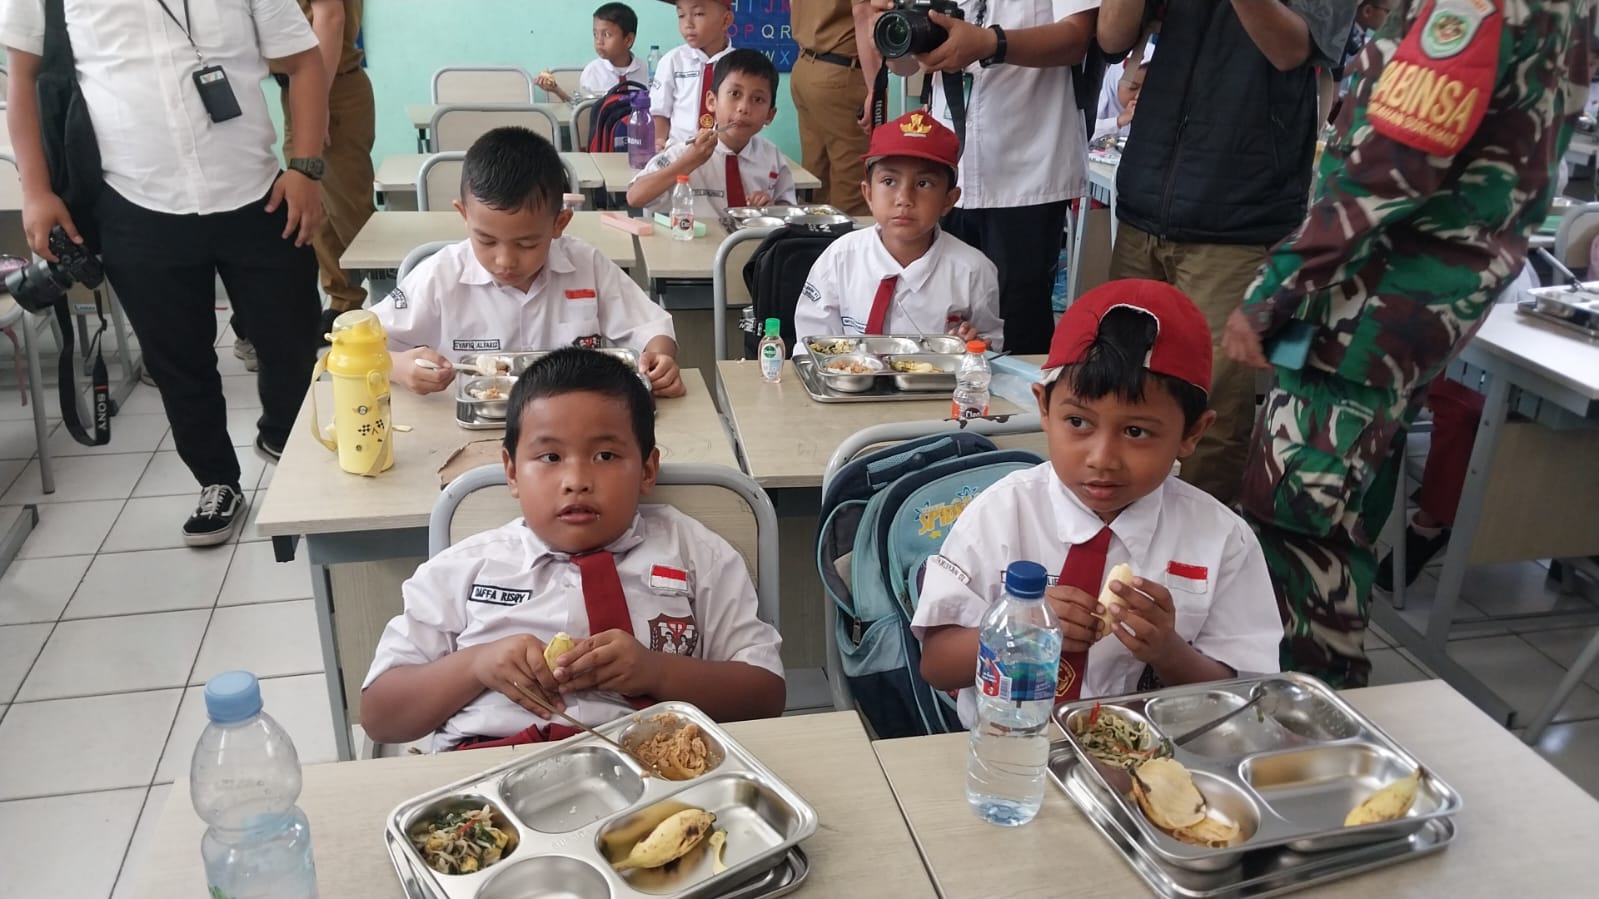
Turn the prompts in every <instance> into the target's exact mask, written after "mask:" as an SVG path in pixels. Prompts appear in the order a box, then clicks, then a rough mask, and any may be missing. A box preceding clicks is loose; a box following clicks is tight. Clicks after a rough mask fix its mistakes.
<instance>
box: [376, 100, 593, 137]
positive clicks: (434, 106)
mask: <svg viewBox="0 0 1599 899" xmlns="http://www.w3.org/2000/svg"><path fill="white" fill-rule="evenodd" d="M457 105H461V106H473V105H477V104H472V103H468V102H467V101H465V100H462V101H461V102H460V103H407V104H406V105H405V115H406V117H407V118H409V119H410V120H411V127H413V128H416V129H419V130H420V129H422V128H426V127H428V126H429V125H432V124H433V113H434V112H436V111H438V108H439V107H440V106H457ZM482 105H484V106H505V105H517V106H537V107H538V108H539V109H543V110H545V111H547V112H549V114H550V115H553V116H555V124H557V125H559V126H561V127H563V128H567V127H570V126H571V124H572V104H570V103H561V102H554V103H518V104H503V103H485V104H482Z"/></svg>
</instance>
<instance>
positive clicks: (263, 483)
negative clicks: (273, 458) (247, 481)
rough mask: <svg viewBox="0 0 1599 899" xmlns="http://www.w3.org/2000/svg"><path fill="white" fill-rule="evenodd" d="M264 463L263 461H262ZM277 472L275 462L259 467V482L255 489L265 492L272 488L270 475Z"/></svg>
mask: <svg viewBox="0 0 1599 899" xmlns="http://www.w3.org/2000/svg"><path fill="white" fill-rule="evenodd" d="M263 461H264V460H263ZM277 470H278V465H277V463H276V462H267V463H266V464H265V465H263V466H262V467H261V480H260V481H258V482H256V485H255V486H256V487H257V488H258V489H261V490H265V489H267V488H268V487H271V486H272V475H273V473H274V472H276V471H277Z"/></svg>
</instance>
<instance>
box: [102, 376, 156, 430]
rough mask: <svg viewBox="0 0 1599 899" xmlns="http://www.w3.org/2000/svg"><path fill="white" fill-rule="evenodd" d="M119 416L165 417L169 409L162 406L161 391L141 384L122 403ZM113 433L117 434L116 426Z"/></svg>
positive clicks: (118, 412) (113, 427)
mask: <svg viewBox="0 0 1599 899" xmlns="http://www.w3.org/2000/svg"><path fill="white" fill-rule="evenodd" d="M117 414H118V415H165V414H167V409H166V407H165V406H163V405H162V404H161V391H159V390H157V389H155V388H154V387H151V386H150V385H149V384H140V385H138V386H137V387H135V388H133V390H132V391H130V392H129V393H128V396H127V398H126V399H124V400H123V401H122V406H121V407H120V408H119V409H118V411H117ZM111 433H113V434H115V433H116V425H115V424H113V425H112V429H111Z"/></svg>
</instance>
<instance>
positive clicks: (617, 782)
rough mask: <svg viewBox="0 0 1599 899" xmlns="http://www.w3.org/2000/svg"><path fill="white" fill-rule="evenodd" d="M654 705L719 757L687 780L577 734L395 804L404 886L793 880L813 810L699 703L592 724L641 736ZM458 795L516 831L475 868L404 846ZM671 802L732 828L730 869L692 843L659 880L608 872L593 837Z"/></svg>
mask: <svg viewBox="0 0 1599 899" xmlns="http://www.w3.org/2000/svg"><path fill="white" fill-rule="evenodd" d="M661 713H670V714H672V715H676V716H677V717H679V718H681V719H683V720H684V721H685V722H688V723H692V724H696V725H698V726H699V727H700V729H701V731H702V732H704V734H705V736H706V737H707V739H708V740H709V741H710V742H712V743H713V746H712V747H711V748H712V755H713V756H715V755H716V754H717V752H718V750H719V752H720V754H721V757H722V761H721V762H720V763H719V764H717V765H716V766H715V767H714V768H712V769H710V770H708V771H706V773H705V774H703V775H701V776H699V777H697V778H694V779H692V780H686V781H669V780H664V779H661V778H659V777H645V776H643V771H642V768H641V767H640V765H639V764H638V762H637V761H636V760H635V759H633V758H631V757H629V756H625V755H622V754H620V753H617V752H616V751H615V750H613V749H611V748H610V747H608V746H606V745H605V744H603V743H601V742H599V741H597V740H593V739H590V738H585V737H583V736H577V737H573V738H570V739H568V740H564V741H561V742H559V743H552V744H547V745H545V746H541V747H538V748H534V749H530V750H528V751H525V752H522V753H519V754H517V755H516V756H515V757H514V758H512V759H510V760H508V761H505V762H503V763H501V764H499V765H497V766H495V767H493V768H490V769H489V770H487V771H484V772H482V773H481V774H477V775H474V776H472V777H468V778H464V779H462V780H459V781H456V782H454V783H451V784H447V785H445V786H442V787H439V788H438V789H435V790H430V791H429V792H427V793H424V794H422V795H420V796H417V797H414V798H412V799H409V800H406V801H405V802H402V803H400V805H398V806H396V807H395V809H394V810H393V811H392V812H390V814H389V817H388V821H387V825H386V828H385V839H386V841H387V844H388V847H389V852H390V854H391V856H393V858H394V861H395V870H396V872H397V873H398V875H399V877H400V880H401V882H402V884H403V885H404V886H405V887H406V889H407V891H408V893H411V892H415V891H417V890H424V889H425V890H426V892H422V893H421V895H425V896H429V897H430V899H431V897H436V899H467V897H473V899H501V897H505V896H518V897H520V896H522V895H525V894H526V893H527V891H528V889H529V887H530V885H532V884H538V885H539V890H544V889H546V888H548V889H555V890H556V891H557V893H556V894H559V895H567V894H568V893H560V892H559V890H562V889H565V890H568V892H569V893H570V894H571V895H578V896H590V895H592V896H596V897H616V899H624V897H655V899H659V897H675V899H689V897H710V896H739V897H750V899H755V897H766V896H773V895H779V894H780V893H781V892H786V891H787V890H788V889H792V888H793V887H794V886H797V885H798V883H799V881H800V880H801V879H803V878H804V876H805V874H806V872H807V871H808V866H807V863H806V862H805V859H804V856H803V854H799V853H797V852H796V848H797V846H798V844H799V843H800V841H802V840H804V839H806V838H808V837H809V836H811V834H813V833H815V831H816V828H817V826H818V822H817V819H816V812H815V810H814V809H813V808H812V807H811V806H810V804H809V803H807V802H806V801H805V800H804V798H803V797H801V796H800V795H799V794H797V793H795V792H794V791H793V789H792V788H790V787H789V786H788V785H787V784H785V783H783V781H782V780H780V779H778V777H777V776H776V775H775V774H773V773H772V772H771V771H770V770H768V769H767V768H766V767H765V766H764V765H762V764H761V763H760V762H759V761H758V760H756V759H755V757H754V756H752V755H750V753H749V751H748V750H746V749H744V748H743V747H742V746H740V745H739V744H738V743H737V742H736V741H735V740H734V739H733V738H732V737H731V736H730V735H728V734H727V732H726V731H724V730H723V729H722V728H721V727H720V726H718V725H717V724H716V723H715V722H713V721H711V720H710V719H709V718H708V717H707V716H706V715H705V714H704V713H703V712H701V711H700V710H699V709H697V708H695V707H694V706H691V705H689V704H687V703H680V702H666V703H660V704H657V705H655V706H651V707H650V708H648V709H643V710H641V711H638V712H635V713H634V714H632V715H629V716H627V717H625V718H622V719H619V720H617V721H613V722H610V723H608V724H606V725H604V726H602V727H599V728H597V730H598V731H600V732H601V733H603V734H605V735H606V736H609V737H611V738H612V739H615V740H618V741H624V742H625V740H626V738H627V735H628V734H629V732H630V731H634V730H635V729H638V730H640V731H643V732H645V733H648V730H649V723H650V722H651V720H652V719H653V718H654V716H656V715H658V714H661ZM601 756H603V757H604V758H601ZM540 778H542V779H540ZM524 781H526V782H525V783H524ZM456 801H462V802H463V803H464V804H481V803H488V804H490V805H492V806H493V807H494V810H495V812H496V815H497V817H499V816H503V818H504V820H505V821H506V822H507V824H508V826H509V827H510V828H511V829H512V830H514V831H515V834H516V837H515V843H514V848H512V849H509V850H508V851H507V853H506V855H505V857H504V858H502V859H501V860H500V861H499V862H497V863H495V864H493V865H491V866H489V867H488V868H485V869H483V870H481V871H477V872H473V873H468V874H459V875H450V874H440V873H438V872H436V871H434V870H433V869H432V868H430V867H428V865H427V864H426V862H425V861H424V860H423V858H422V856H421V854H420V853H418V852H417V851H416V850H415V848H414V847H413V846H412V845H411V841H410V839H409V837H408V836H407V831H408V829H409V828H410V827H411V826H412V825H413V824H414V823H415V822H416V821H417V820H418V819H420V818H421V817H423V816H424V815H426V814H428V813H430V811H431V810H433V809H436V808H438V807H439V806H441V805H446V806H447V805H449V804H452V803H454V802H456ZM673 801H682V802H685V803H688V804H690V805H698V806H700V807H703V808H706V809H709V810H712V811H718V819H719V820H718V827H719V828H721V829H725V830H727V831H728V839H727V846H726V849H725V851H724V859H725V860H726V862H727V864H728V867H727V870H726V871H724V872H722V873H720V874H710V866H711V860H710V857H709V853H708V852H700V850H696V852H697V853H699V855H698V856H691V858H694V859H695V862H694V863H693V864H691V865H688V866H680V867H679V869H678V870H677V871H675V872H673V873H672V875H671V877H670V878H669V880H668V881H667V882H665V883H663V884H651V883H635V882H634V880H633V879H632V878H631V877H630V876H624V875H623V874H621V873H619V872H617V871H615V870H613V869H612V867H611V864H610V862H609V861H608V860H607V859H606V857H605V855H604V854H603V851H602V848H601V836H602V835H603V834H605V833H606V832H608V830H610V829H611V828H613V827H617V826H618V825H619V824H620V823H623V822H624V819H628V818H631V817H632V816H633V815H635V814H638V813H641V812H648V811H650V810H652V809H655V808H656V806H657V805H659V804H660V803H663V802H673ZM657 811H658V810H657ZM497 879H498V881H497ZM674 880H675V881H676V882H672V881H674ZM745 885H749V887H750V888H749V889H746V888H745ZM540 895H542V892H541V893H540Z"/></svg>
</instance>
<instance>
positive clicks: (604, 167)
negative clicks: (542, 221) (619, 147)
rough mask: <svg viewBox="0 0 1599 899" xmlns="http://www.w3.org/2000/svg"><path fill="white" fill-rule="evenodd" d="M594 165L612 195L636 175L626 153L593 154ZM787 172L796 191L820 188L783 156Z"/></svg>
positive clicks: (819, 182) (819, 183)
mask: <svg viewBox="0 0 1599 899" xmlns="http://www.w3.org/2000/svg"><path fill="white" fill-rule="evenodd" d="M590 155H591V156H593V157H594V164H595V165H596V166H598V167H599V170H600V174H601V175H602V176H604V178H605V189H606V190H608V191H610V192H611V193H613V194H619V193H625V192H626V191H627V183H628V182H629V181H632V180H633V176H634V175H635V174H637V173H636V172H635V171H634V170H633V167H632V166H630V165H628V164H627V154H626V153H593V154H590ZM783 159H785V160H787V162H788V168H789V171H791V172H793V173H794V188H795V189H796V190H816V189H817V188H820V187H821V186H822V179H820V178H818V177H816V176H815V175H813V174H811V173H810V171H809V170H807V169H806V168H805V167H804V166H802V165H800V164H799V163H797V162H795V161H794V160H792V159H789V158H788V156H787V155H786V154H785V155H784V156H783Z"/></svg>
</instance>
